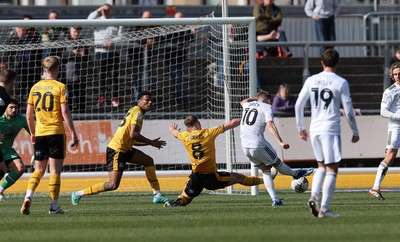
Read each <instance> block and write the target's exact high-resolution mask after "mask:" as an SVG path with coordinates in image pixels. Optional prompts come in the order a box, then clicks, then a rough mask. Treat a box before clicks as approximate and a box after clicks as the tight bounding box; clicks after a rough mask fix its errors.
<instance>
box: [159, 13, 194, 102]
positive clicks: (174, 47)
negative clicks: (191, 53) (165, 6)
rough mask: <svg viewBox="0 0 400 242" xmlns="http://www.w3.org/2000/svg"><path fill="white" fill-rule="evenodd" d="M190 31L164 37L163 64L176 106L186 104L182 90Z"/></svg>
mask: <svg viewBox="0 0 400 242" xmlns="http://www.w3.org/2000/svg"><path fill="white" fill-rule="evenodd" d="M182 17H183V14H182V13H181V12H177V13H176V14H175V16H174V18H182ZM192 31H193V30H192V29H187V30H183V31H181V32H175V33H171V34H168V35H167V36H166V37H165V42H164V44H165V56H164V63H165V66H166V67H167V69H168V72H169V75H170V77H171V81H172V85H173V86H174V87H175V93H174V94H175V98H176V102H177V103H178V104H186V103H187V101H188V98H187V94H186V93H185V91H184V88H183V77H184V68H185V62H186V56H187V52H188V50H189V44H190V41H191V39H192Z"/></svg>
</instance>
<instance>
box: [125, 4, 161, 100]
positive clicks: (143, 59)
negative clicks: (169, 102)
mask: <svg viewBox="0 0 400 242" xmlns="http://www.w3.org/2000/svg"><path fill="white" fill-rule="evenodd" d="M141 18H142V19H147V18H151V12H150V11H144V12H143V13H142V16H141ZM148 28H150V26H133V27H125V28H124V31H123V32H124V34H128V35H129V34H132V33H133V34H135V32H137V31H143V30H145V29H148ZM153 43H154V39H153V38H148V39H141V40H137V41H132V42H130V43H129V44H130V48H129V49H128V52H127V58H128V60H129V61H131V63H132V64H131V65H132V67H131V68H130V70H131V75H132V98H133V102H134V103H136V102H137V98H138V95H139V93H140V92H141V91H143V90H146V89H151V87H150V84H151V76H152V75H151V54H152V52H151V50H152V45H153Z"/></svg>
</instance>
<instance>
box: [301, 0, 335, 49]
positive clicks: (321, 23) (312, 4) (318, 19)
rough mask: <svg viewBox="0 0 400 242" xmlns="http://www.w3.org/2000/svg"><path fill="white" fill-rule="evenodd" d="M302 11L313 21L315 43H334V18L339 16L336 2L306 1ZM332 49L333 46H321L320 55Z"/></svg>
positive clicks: (325, 0) (329, 0) (327, 0)
mask: <svg viewBox="0 0 400 242" xmlns="http://www.w3.org/2000/svg"><path fill="white" fill-rule="evenodd" d="M304 11H305V13H306V14H307V16H308V17H311V18H313V19H314V20H315V33H316V34H317V41H335V40H336V30H335V17H336V16H337V15H338V14H339V1H338V0H324V1H320V0H307V2H306V5H305V6H304ZM330 48H333V46H322V47H321V48H320V50H321V53H322V52H323V51H324V50H326V49H330Z"/></svg>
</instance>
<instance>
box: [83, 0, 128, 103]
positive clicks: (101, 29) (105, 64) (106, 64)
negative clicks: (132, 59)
mask: <svg viewBox="0 0 400 242" xmlns="http://www.w3.org/2000/svg"><path fill="white" fill-rule="evenodd" d="M112 18H113V16H112V6H111V5H110V4H107V3H106V4H104V5H102V6H101V7H99V8H97V9H96V10H95V11H93V12H91V13H90V14H89V16H88V19H112ZM121 32H122V28H121V27H117V26H97V27H96V28H95V29H94V33H93V34H94V42H95V44H96V48H95V62H96V67H97V68H98V69H97V70H96V73H98V74H99V79H98V80H99V82H100V83H99V84H100V85H99V89H100V90H99V91H100V92H99V95H100V97H99V101H98V105H99V106H104V105H105V101H106V97H107V93H106V90H107V88H109V87H111V89H112V91H111V92H112V94H111V95H112V98H111V104H112V106H113V107H118V106H119V98H118V97H119V93H118V89H119V88H120V87H119V82H118V65H119V53H118V51H117V50H116V48H115V42H116V41H118V39H119V36H120V35H121Z"/></svg>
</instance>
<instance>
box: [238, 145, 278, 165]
mask: <svg viewBox="0 0 400 242" xmlns="http://www.w3.org/2000/svg"><path fill="white" fill-rule="evenodd" d="M243 153H244V155H245V156H246V157H247V158H248V159H249V160H250V161H251V163H253V164H254V165H256V166H259V165H261V164H265V165H266V166H269V165H273V164H275V162H276V159H277V158H278V156H277V155H276V152H275V150H274V149H273V148H272V146H266V147H264V148H243Z"/></svg>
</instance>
